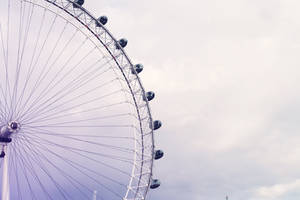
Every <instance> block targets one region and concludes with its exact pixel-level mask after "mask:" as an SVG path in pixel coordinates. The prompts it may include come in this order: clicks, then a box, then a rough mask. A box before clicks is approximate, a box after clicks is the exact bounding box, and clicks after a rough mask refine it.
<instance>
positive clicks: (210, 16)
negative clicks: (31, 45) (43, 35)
mask: <svg viewBox="0 0 300 200" xmlns="http://www.w3.org/2000/svg"><path fill="white" fill-rule="evenodd" d="M85 7H86V8H87V9H88V10H90V11H91V12H92V13H93V14H94V15H96V16H100V15H103V14H105V15H107V16H108V17H109V22H108V25H107V27H108V28H109V30H111V31H112V33H113V34H114V35H115V36H116V37H117V38H120V37H126V38H127V39H128V40H129V44H128V46H127V47H126V51H127V53H128V54H129V56H130V58H131V59H132V61H133V62H135V63H139V62H141V63H143V64H144V66H145V69H144V71H143V72H142V73H141V78H142V80H143V83H144V86H145V88H146V89H148V90H153V91H155V92H156V95H157V98H156V99H155V100H153V101H152V102H151V107H152V110H153V116H154V118H156V119H160V120H162V121H163V123H164V125H163V128H161V129H160V130H159V131H157V132H156V147H157V148H159V149H163V150H164V151H165V153H166V155H165V157H164V159H162V160H159V161H156V163H155V169H154V173H155V174H154V175H155V177H157V178H159V179H161V181H162V185H161V187H160V188H159V189H157V190H154V191H151V193H150V195H149V199H152V200H154V199H155V200H165V199H172V200H182V199H189V200H202V199H203V200H217V199H220V200H222V199H225V196H226V195H228V196H229V199H230V200H231V199H232V200H237V199H239V200H247V199H249V200H254V199H255V200H279V199H287V200H294V199H299V197H300V170H299V169H300V157H299V155H300V145H299V143H300V131H299V130H300V123H299V113H300V95H299V89H300V80H299V77H300V69H299V68H300V67H299V64H300V58H299V52H300V35H299V33H300V23H299V19H300V13H299V9H300V2H299V1H296V0H285V1H283V0H273V1H271V0H228V1H221V0H211V1H204V0H198V1H196V0H172V1H171V0H164V1H160V0H152V1H147V0H130V1H128V0H127V1H125V0H102V1H96V0H88V1H86V4H85Z"/></svg>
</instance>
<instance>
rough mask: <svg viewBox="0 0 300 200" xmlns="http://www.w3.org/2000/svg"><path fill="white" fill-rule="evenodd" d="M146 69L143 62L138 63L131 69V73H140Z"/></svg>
mask: <svg viewBox="0 0 300 200" xmlns="http://www.w3.org/2000/svg"><path fill="white" fill-rule="evenodd" d="M143 69H144V66H143V65H142V64H136V65H134V66H133V68H132V70H131V73H132V74H135V73H137V74H138V73H140V72H142V71H143Z"/></svg>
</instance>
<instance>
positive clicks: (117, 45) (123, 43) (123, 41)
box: [116, 38, 128, 49]
mask: <svg viewBox="0 0 300 200" xmlns="http://www.w3.org/2000/svg"><path fill="white" fill-rule="evenodd" d="M127 43H128V40H127V39H125V38H122V39H120V40H119V41H118V44H116V48H117V49H120V46H121V47H122V48H125V47H126V46H127Z"/></svg>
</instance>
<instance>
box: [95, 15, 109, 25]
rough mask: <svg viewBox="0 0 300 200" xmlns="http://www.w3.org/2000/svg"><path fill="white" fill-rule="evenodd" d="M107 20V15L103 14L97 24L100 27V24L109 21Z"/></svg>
mask: <svg viewBox="0 0 300 200" xmlns="http://www.w3.org/2000/svg"><path fill="white" fill-rule="evenodd" d="M107 21H108V18H107V17H106V16H101V17H99V18H98V20H97V23H96V26H97V27H100V26H101V25H100V24H102V25H105V24H106V23H107Z"/></svg>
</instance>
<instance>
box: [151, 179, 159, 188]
mask: <svg viewBox="0 0 300 200" xmlns="http://www.w3.org/2000/svg"><path fill="white" fill-rule="evenodd" d="M159 186H160V181H159V180H158V179H153V180H152V181H151V184H150V188H151V189H155V188H158V187H159Z"/></svg>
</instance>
